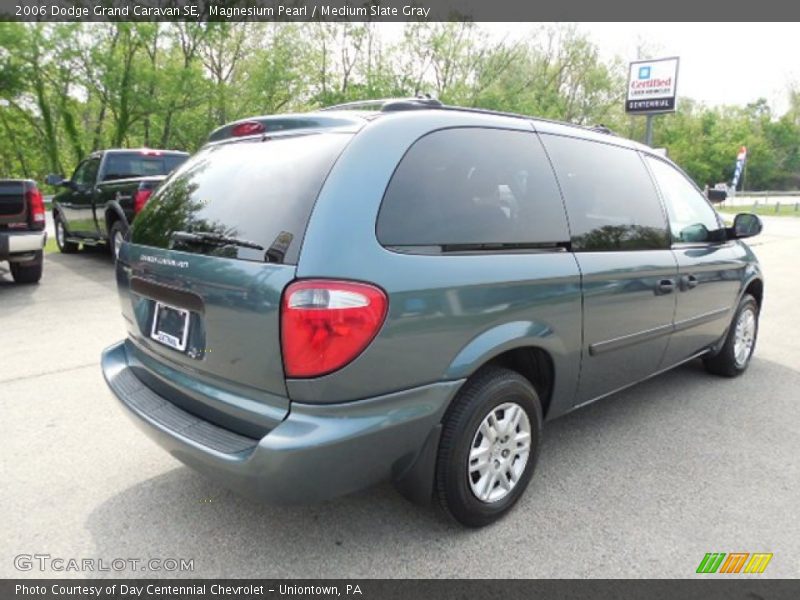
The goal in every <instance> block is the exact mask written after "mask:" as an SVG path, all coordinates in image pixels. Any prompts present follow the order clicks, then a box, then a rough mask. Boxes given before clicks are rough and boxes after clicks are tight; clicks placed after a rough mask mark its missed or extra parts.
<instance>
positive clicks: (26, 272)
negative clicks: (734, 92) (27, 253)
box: [11, 250, 44, 283]
mask: <svg viewBox="0 0 800 600" xmlns="http://www.w3.org/2000/svg"><path fill="white" fill-rule="evenodd" d="M43 267H44V253H43V252H42V251H41V250H39V251H38V252H37V253H36V258H35V259H33V260H28V261H25V262H12V263H11V276H12V277H13V278H14V281H15V282H16V283H38V282H39V280H40V279H41V278H42V270H43Z"/></svg>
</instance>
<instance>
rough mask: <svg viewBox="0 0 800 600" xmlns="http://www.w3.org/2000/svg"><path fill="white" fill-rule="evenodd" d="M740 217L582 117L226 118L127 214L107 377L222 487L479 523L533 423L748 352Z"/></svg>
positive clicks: (732, 362) (748, 225)
mask: <svg viewBox="0 0 800 600" xmlns="http://www.w3.org/2000/svg"><path fill="white" fill-rule="evenodd" d="M368 109H371V110H368ZM760 229H761V223H760V221H759V220H758V217H756V216H754V215H749V214H743V215H739V216H738V217H737V218H736V220H735V222H734V226H733V227H731V228H726V227H725V226H724V224H723V223H722V222H721V221H720V219H719V218H718V216H717V214H716V212H715V211H714V210H713V208H712V207H711V206H710V205H709V204H708V202H707V200H706V199H705V197H704V196H703V195H702V194H701V193H700V192H699V191H698V190H697V188H696V187H695V185H694V184H693V183H692V182H691V181H690V180H689V179H687V177H686V176H685V175H684V173H683V172H681V171H680V170H679V169H677V168H676V167H675V165H674V164H672V163H671V162H670V161H668V160H665V159H664V158H662V157H660V156H657V155H656V154H654V153H653V152H652V151H651V149H650V148H648V147H644V146H641V145H638V144H635V143H633V142H630V141H627V140H624V139H621V138H618V137H615V136H613V135H609V134H607V133H603V132H602V131H596V130H593V129H588V128H581V127H576V126H570V125H565V124H559V123H553V122H547V121H541V120H537V119H531V118H527V117H520V116H513V115H504V114H494V113H488V112H482V111H475V110H468V109H460V108H454V107H447V106H443V105H441V104H440V103H438V102H437V101H434V100H430V99H424V98H423V99H411V100H400V101H385V102H383V103H377V104H369V103H365V104H362V105H356V106H352V105H346V106H344V107H338V108H335V109H334V110H322V111H318V112H316V113H309V114H300V115H287V116H272V117H261V118H255V119H251V120H247V121H240V122H236V123H232V124H230V125H228V126H225V127H223V128H221V129H219V130H217V131H215V132H214V133H213V134H212V135H211V140H210V142H209V143H208V144H207V145H206V146H205V147H204V148H203V149H202V150H201V151H200V152H198V153H197V154H196V155H195V156H194V157H192V158H191V159H189V160H188V161H187V162H186V163H185V164H183V165H182V166H181V167H180V168H179V169H178V170H177V171H176V172H174V173H173V174H172V175H171V176H170V177H169V178H168V179H167V181H166V182H165V184H164V185H163V186H162V187H161V188H160V189H159V190H158V191H157V192H156V193H155V194H154V196H153V199H152V200H151V201H150V202H149V203H148V205H147V206H146V208H145V209H144V210H143V211H142V213H141V214H140V215H139V216H138V218H137V220H136V222H135V223H134V227H133V230H132V233H131V239H130V242H129V243H126V244H124V245H123V246H122V249H121V253H120V260H119V263H118V266H117V281H118V284H119V293H120V300H121V303H122V312H123V315H124V318H125V321H126V322H127V328H128V338H127V339H126V340H125V341H123V342H120V343H119V344H117V345H115V346H112V347H111V348H109V349H108V350H106V351H105V353H104V355H103V361H102V366H103V371H104V374H105V377H106V380H107V381H108V384H109V386H110V387H111V389H112V390H113V392H114V393H115V394H116V396H117V397H118V398H119V400H120V401H121V403H122V404H123V405H124V406H125V407H126V409H127V410H128V411H129V412H130V413H131V415H132V416H133V418H134V420H135V421H136V422H137V423H139V424H140V425H141V426H142V428H143V429H144V430H145V431H146V432H147V433H148V434H149V435H150V436H151V437H152V438H153V439H155V440H156V441H157V442H158V443H159V444H161V445H162V446H163V447H164V448H165V449H167V450H168V451H169V452H170V453H171V454H172V455H173V456H175V457H176V458H178V459H180V460H181V461H183V462H184V463H186V464H187V465H189V466H191V467H194V468H196V469H197V470H198V471H202V472H203V473H206V474H208V475H210V476H211V477H213V478H216V479H217V480H219V481H221V482H222V483H224V484H225V485H227V486H229V487H231V488H234V489H237V490H240V491H242V492H245V493H250V494H252V495H255V496H257V497H260V498H263V499H266V500H268V501H271V502H282V503H286V502H309V501H316V500H320V499H324V498H327V497H331V496H335V495H340V494H346V493H348V492H353V491H355V490H359V489H361V488H364V487H365V486H369V485H371V484H373V483H375V482H378V481H380V480H383V479H391V480H393V481H394V482H395V484H396V485H397V486H398V488H399V489H400V490H401V491H402V492H403V493H404V494H405V495H407V496H408V497H410V498H412V499H415V500H419V501H425V500H429V499H431V498H433V497H437V498H438V500H439V501H440V503H441V504H442V506H443V507H444V508H445V510H446V511H447V512H448V513H449V514H450V515H452V517H454V518H455V519H457V520H458V521H460V522H461V523H463V524H465V525H468V526H481V525H485V524H487V523H490V522H492V521H494V520H495V519H497V518H498V517H500V516H502V515H503V514H504V513H506V512H507V511H508V510H509V509H510V508H511V507H512V506H513V504H514V503H515V502H516V501H517V500H518V499H519V497H520V495H521V494H522V493H523V492H524V490H525V487H526V486H527V484H528V482H529V480H530V478H531V475H532V473H533V469H534V465H535V462H536V458H537V454H538V451H539V445H540V440H541V432H542V423H543V421H544V420H546V419H552V418H554V417H557V416H559V415H562V414H564V413H566V412H568V411H570V410H572V409H574V408H576V407H578V406H582V405H584V404H587V403H589V402H591V401H593V400H596V399H598V398H601V397H603V396H606V395H608V394H610V393H612V392H614V391H616V390H619V389H621V388H624V387H626V386H629V385H631V384H634V383H636V382H638V381H641V380H642V379H645V378H647V377H649V376H651V375H653V374H655V373H659V372H661V371H664V370H665V369H669V368H671V367H674V366H675V365H678V364H680V363H683V362H685V361H688V360H690V359H692V358H695V357H702V358H703V360H704V361H705V364H706V366H707V368H708V370H709V371H710V372H712V373H715V374H719V375H724V376H734V375H738V374H739V373H741V372H742V371H744V370H745V369H746V367H747V365H748V362H749V359H750V356H751V354H752V352H753V347H754V344H755V341H756V334H757V331H758V316H759V311H760V308H761V302H762V297H763V283H762V276H761V271H760V269H759V265H758V262H757V261H756V258H755V256H754V255H753V253H752V252H751V251H750V249H749V248H748V247H747V246H746V245H745V244H744V243H742V242H741V241H740V240H739V238H743V237H747V236H750V235H754V234H756V233H758V232H759V231H760Z"/></svg>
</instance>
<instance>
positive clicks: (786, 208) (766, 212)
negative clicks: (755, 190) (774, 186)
mask: <svg viewBox="0 0 800 600" xmlns="http://www.w3.org/2000/svg"><path fill="white" fill-rule="evenodd" d="M715 208H716V209H717V210H718V211H719V212H721V213H727V214H731V215H735V214H737V213H740V212H753V213H756V214H757V215H761V216H764V217H800V210H795V203H794V202H792V203H791V204H781V205H780V209H779V210H778V212H776V211H775V205H774V204H769V205H767V204H759V205H758V206H752V205H751V206H747V205H744V206H717V207H715Z"/></svg>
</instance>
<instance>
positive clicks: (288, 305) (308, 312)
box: [281, 279, 388, 377]
mask: <svg viewBox="0 0 800 600" xmlns="http://www.w3.org/2000/svg"><path fill="white" fill-rule="evenodd" d="M387 307H388V300H387V298H386V294H385V293H384V292H383V290H381V289H379V288H377V287H375V286H373V285H368V284H365V283H355V282H350V281H334V280H325V279H318V280H307V281H298V282H295V283H292V284H291V285H289V287H288V288H287V289H286V292H285V294H284V296H283V306H282V307H281V308H282V310H281V348H282V350H283V365H284V370H285V371H286V376H287V377H319V376H320V375H325V374H326V373H330V372H332V371H336V370H337V369H341V368H342V367H343V366H345V365H346V364H348V363H350V362H351V361H353V359H355V358H356V357H357V356H358V355H359V354H361V352H362V351H363V350H364V349H365V348H366V347H367V346H368V345H369V343H370V342H371V341H372V340H373V338H374V337H375V335H376V334H377V333H378V330H379V329H380V328H381V325H383V321H384V319H385V318H386V310H387Z"/></svg>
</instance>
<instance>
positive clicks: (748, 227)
mask: <svg viewBox="0 0 800 600" xmlns="http://www.w3.org/2000/svg"><path fill="white" fill-rule="evenodd" d="M763 227H764V225H763V224H762V223H761V218H760V217H759V216H758V215H754V214H753V213H739V214H738V215H736V217H735V218H734V219H733V233H734V235H735V237H737V238H747V237H752V236H754V235H758V234H759V233H761V229H762V228H763Z"/></svg>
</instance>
